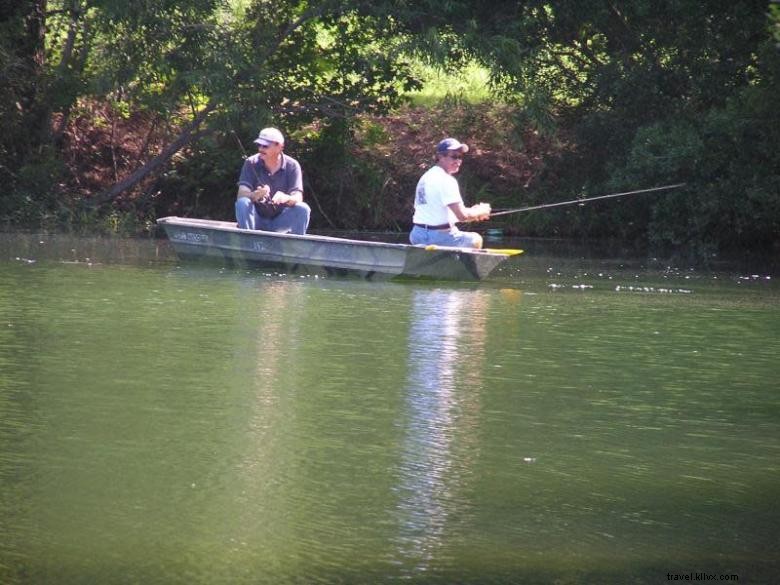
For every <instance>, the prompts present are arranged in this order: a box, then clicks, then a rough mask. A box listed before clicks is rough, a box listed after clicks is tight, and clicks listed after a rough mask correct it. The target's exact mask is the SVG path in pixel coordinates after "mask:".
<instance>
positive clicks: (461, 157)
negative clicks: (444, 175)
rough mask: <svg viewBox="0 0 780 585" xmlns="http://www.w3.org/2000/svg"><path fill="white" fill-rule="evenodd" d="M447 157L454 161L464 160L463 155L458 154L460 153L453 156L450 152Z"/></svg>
mask: <svg viewBox="0 0 780 585" xmlns="http://www.w3.org/2000/svg"><path fill="white" fill-rule="evenodd" d="M446 156H447V157H448V158H451V159H452V160H463V155H462V154H460V153H459V152H458V153H454V154H453V153H451V152H448V153H447V154H446Z"/></svg>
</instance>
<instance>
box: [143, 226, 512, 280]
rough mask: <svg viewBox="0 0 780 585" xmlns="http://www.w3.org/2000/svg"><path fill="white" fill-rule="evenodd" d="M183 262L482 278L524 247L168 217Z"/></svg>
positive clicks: (312, 271)
mask: <svg viewBox="0 0 780 585" xmlns="http://www.w3.org/2000/svg"><path fill="white" fill-rule="evenodd" d="M157 223H158V224H159V225H161V226H162V227H163V229H165V233H166V234H167V236H168V239H169V240H170V241H171V243H172V245H173V248H174V250H175V251H176V254H177V256H178V257H179V258H181V259H182V260H211V261H217V262H219V263H222V264H226V265H229V266H238V267H248V266H270V267H276V268H280V269H282V270H284V271H285V272H288V273H306V274H316V273H323V272H324V273H326V274H334V275H340V274H344V275H347V274H357V275H360V276H362V277H364V278H424V279H433V280H482V279H484V278H486V277H487V276H489V275H490V273H491V272H493V271H494V270H495V269H496V268H497V267H498V266H499V265H500V264H502V263H504V262H506V261H507V260H509V259H510V258H512V257H513V256H517V255H519V254H522V250H497V249H483V250H473V249H470V248H449V247H444V246H411V245H408V244H391V243H383V242H369V241H363V240H351V239H346V238H335V237H330V236H316V235H305V236H299V235H295V234H281V233H275V232H264V231H256V230H245V229H240V228H238V227H236V224H235V223H233V222H227V221H215V220H209V219H191V218H185V217H175V216H173V217H163V218H161V219H158V220H157Z"/></svg>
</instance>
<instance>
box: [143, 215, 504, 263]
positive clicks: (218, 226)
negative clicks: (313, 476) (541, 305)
mask: <svg viewBox="0 0 780 585" xmlns="http://www.w3.org/2000/svg"><path fill="white" fill-rule="evenodd" d="M157 223H158V224H159V225H173V226H177V227H190V228H202V229H212V230H218V231H223V232H231V233H236V234H239V235H249V236H258V237H270V238H281V239H290V240H304V241H307V240H311V241H315V242H323V243H338V244H347V245H353V246H369V247H378V248H392V249H396V250H411V249H415V250H424V251H427V250H428V248H427V247H426V246H421V245H420V246H415V245H413V244H401V243H392V242H373V241H370V240H355V239H352V238H339V237H335V236H320V235H316V234H304V235H299V234H287V233H280V232H268V231H263V230H250V229H244V228H240V227H238V226H237V225H235V223H234V222H229V221H221V220H216V219H196V218H185V217H180V216H176V215H172V216H167V217H161V218H159V219H158V220H157ZM431 251H436V252H454V253H460V254H473V255H475V256H500V257H506V256H508V255H510V254H506V253H505V252H496V251H494V250H492V249H490V248H460V247H455V246H439V245H436V246H435V247H434V248H431Z"/></svg>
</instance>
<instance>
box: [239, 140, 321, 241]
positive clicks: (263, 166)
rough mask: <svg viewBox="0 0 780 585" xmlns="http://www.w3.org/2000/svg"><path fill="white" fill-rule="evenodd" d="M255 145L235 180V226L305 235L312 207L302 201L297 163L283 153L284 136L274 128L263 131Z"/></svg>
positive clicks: (301, 177) (301, 176)
mask: <svg viewBox="0 0 780 585" xmlns="http://www.w3.org/2000/svg"><path fill="white" fill-rule="evenodd" d="M255 144H257V150H258V153H257V154H255V155H253V156H250V157H247V159H246V160H245V161H244V166H243V167H242V168H241V175H240V176H239V178H238V194H237V197H236V221H237V222H238V227H240V228H243V229H249V230H264V231H270V232H282V233H292V234H299V235H303V234H305V233H306V229H307V228H308V227H309V217H310V215H311V208H310V207H309V206H308V205H307V204H306V203H304V202H303V173H302V172H301V165H300V163H298V161H297V160H295V159H294V158H293V157H291V156H288V155H286V154H284V152H283V150H284V136H283V135H282V133H281V132H280V131H279V130H277V129H276V128H263V130H261V131H260V135H259V136H258V137H257V139H256V140H255Z"/></svg>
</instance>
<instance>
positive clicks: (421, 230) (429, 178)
mask: <svg viewBox="0 0 780 585" xmlns="http://www.w3.org/2000/svg"><path fill="white" fill-rule="evenodd" d="M468 151H469V147H468V145H466V144H463V143H461V142H459V141H458V140H456V139H455V138H445V139H444V140H442V141H441V142H439V144H438V145H437V146H436V164H435V165H433V166H432V167H431V168H430V169H428V170H427V171H426V172H425V174H424V175H423V176H422V177H420V180H419V182H418V183H417V189H416V191H415V197H414V217H413V219H412V222H413V224H414V225H413V227H412V231H411V232H410V234H409V241H410V242H411V243H412V244H414V245H438V246H456V247H460V248H481V247H482V236H480V235H479V234H478V233H475V232H462V231H460V230H459V229H458V228H457V226H456V223H457V222H467V221H469V222H470V221H484V220H486V219H489V218H490V211H491V210H490V205H489V204H487V203H477V204H476V205H472V206H471V207H466V206H465V205H464V203H463V197H461V194H460V187H459V186H458V181H457V180H456V179H455V177H454V176H453V175H454V174H455V173H457V172H458V171H459V170H460V165H461V163H462V162H463V155H464V154H465V153H467V152H468Z"/></svg>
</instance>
